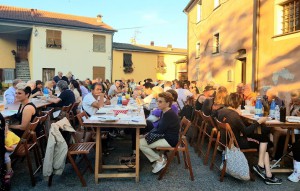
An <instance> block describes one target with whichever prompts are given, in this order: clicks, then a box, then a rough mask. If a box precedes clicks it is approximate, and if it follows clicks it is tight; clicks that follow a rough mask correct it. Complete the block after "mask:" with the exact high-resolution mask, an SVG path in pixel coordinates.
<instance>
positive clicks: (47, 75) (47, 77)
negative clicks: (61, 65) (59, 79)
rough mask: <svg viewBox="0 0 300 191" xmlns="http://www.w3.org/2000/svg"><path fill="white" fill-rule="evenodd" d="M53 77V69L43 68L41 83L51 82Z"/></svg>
mask: <svg viewBox="0 0 300 191" xmlns="http://www.w3.org/2000/svg"><path fill="white" fill-rule="evenodd" d="M54 76H55V68H43V82H46V81H51V80H52V79H53V77H54Z"/></svg>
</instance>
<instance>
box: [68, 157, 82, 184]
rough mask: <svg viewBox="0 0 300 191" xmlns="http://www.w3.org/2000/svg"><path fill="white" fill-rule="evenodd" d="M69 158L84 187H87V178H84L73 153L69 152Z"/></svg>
mask: <svg viewBox="0 0 300 191" xmlns="http://www.w3.org/2000/svg"><path fill="white" fill-rule="evenodd" d="M68 159H69V161H70V163H71V164H72V166H73V168H74V170H75V172H76V174H77V176H78V177H79V179H80V182H81V184H82V186H83V187H86V182H85V180H84V178H83V176H82V174H81V173H80V171H79V169H78V167H77V165H76V163H75V161H74V160H73V157H72V155H70V154H69V153H68Z"/></svg>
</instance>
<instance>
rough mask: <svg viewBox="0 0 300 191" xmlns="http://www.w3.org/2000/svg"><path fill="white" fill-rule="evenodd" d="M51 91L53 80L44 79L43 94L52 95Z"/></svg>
mask: <svg viewBox="0 0 300 191" xmlns="http://www.w3.org/2000/svg"><path fill="white" fill-rule="evenodd" d="M52 91H53V82H52V81H46V82H45V85H44V89H43V93H44V94H48V95H52Z"/></svg>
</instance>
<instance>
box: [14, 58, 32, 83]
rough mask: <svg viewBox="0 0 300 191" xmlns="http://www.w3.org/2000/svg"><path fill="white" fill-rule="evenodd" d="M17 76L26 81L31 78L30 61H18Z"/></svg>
mask: <svg viewBox="0 0 300 191" xmlns="http://www.w3.org/2000/svg"><path fill="white" fill-rule="evenodd" d="M16 78H18V79H21V80H22V81H24V82H27V81H28V80H30V69H29V63H28V61H21V62H18V63H16Z"/></svg>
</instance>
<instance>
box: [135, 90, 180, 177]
mask: <svg viewBox="0 0 300 191" xmlns="http://www.w3.org/2000/svg"><path fill="white" fill-rule="evenodd" d="M172 103H173V97H172V94H171V93H169V92H163V93H160V94H158V108H159V109H161V110H162V112H163V113H162V117H161V118H160V120H159V124H158V126H157V128H154V129H153V130H151V131H150V132H149V133H148V134H146V135H145V137H142V138H141V139H140V150H141V151H142V152H143V153H144V154H145V155H146V157H147V158H148V159H149V160H150V162H156V163H155V166H154V168H153V170H152V172H153V173H157V172H159V171H160V170H161V169H163V168H164V167H165V166H166V159H165V157H164V156H159V154H158V153H156V152H155V151H154V150H153V149H155V148H156V147H159V146H161V147H174V146H175V145H176V144H177V142H178V138H179V127H180V122H179V118H178V116H177V114H176V113H175V112H174V111H173V110H172V109H171V105H172ZM153 135H156V136H155V137H158V136H159V137H160V138H158V139H157V140H155V139H153V137H154V136H153ZM152 141H154V142H152Z"/></svg>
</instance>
